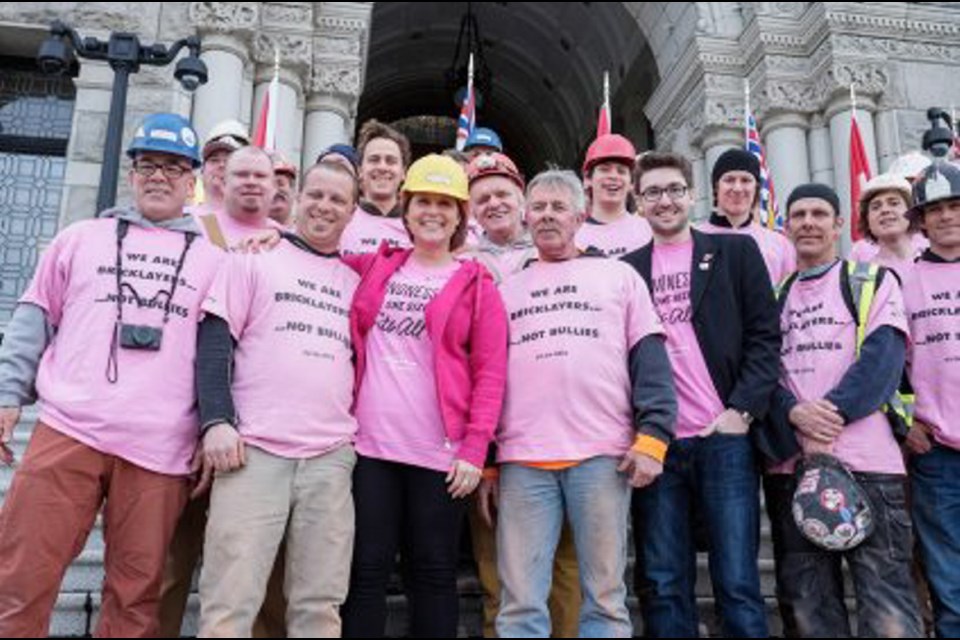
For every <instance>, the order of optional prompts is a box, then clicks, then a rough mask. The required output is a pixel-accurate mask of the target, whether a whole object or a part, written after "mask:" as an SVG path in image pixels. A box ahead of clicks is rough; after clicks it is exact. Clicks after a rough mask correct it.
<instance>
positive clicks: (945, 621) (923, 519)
mask: <svg viewBox="0 0 960 640" xmlns="http://www.w3.org/2000/svg"><path fill="white" fill-rule="evenodd" d="M910 482H911V487H910V488H911V492H912V494H911V495H912V500H913V508H912V511H913V523H914V526H915V527H916V531H917V537H918V538H919V540H920V552H921V554H922V556H923V564H924V567H925V569H926V572H927V579H928V580H929V581H930V587H931V592H932V595H933V616H934V622H935V624H936V629H937V637H940V638H960V451H956V450H954V449H948V448H946V447H940V446H938V447H936V448H934V450H933V451H931V452H930V453H928V454H927V455H925V456H914V457H913V458H911V460H910Z"/></svg>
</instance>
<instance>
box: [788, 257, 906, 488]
mask: <svg viewBox="0 0 960 640" xmlns="http://www.w3.org/2000/svg"><path fill="white" fill-rule="evenodd" d="M844 268H846V267H845V264H844V263H843V262H838V263H837V265H835V266H834V267H833V268H832V269H831V270H830V271H829V272H828V273H827V274H826V275H824V276H823V277H820V278H816V279H811V280H797V281H796V282H794V284H793V286H792V287H791V288H790V294H789V296H788V297H787V300H786V303H785V306H784V309H783V315H782V316H781V319H780V325H781V329H782V331H783V348H782V352H781V353H782V363H783V367H782V368H783V377H782V379H781V383H782V384H783V385H784V386H785V387H786V388H787V389H789V390H790V391H791V392H792V393H793V394H794V395H795V396H796V398H797V400H799V401H800V402H804V401H811V400H818V399H821V398H824V397H826V395H827V394H828V393H830V391H832V390H833V389H834V388H835V387H836V386H837V385H839V384H840V381H841V380H843V377H844V376H845V375H846V373H847V371H848V370H849V369H850V367H852V366H853V365H854V363H855V362H856V360H857V355H856V344H857V340H856V338H857V335H856V334H857V326H856V322H855V320H854V319H853V316H852V315H851V314H850V309H849V308H848V307H847V305H846V303H845V302H844V300H843V294H842V292H841V289H840V272H841V269H844ZM883 326H889V327H894V328H895V329H899V330H901V331H903V332H904V333H907V321H906V315H905V312H904V308H903V296H902V294H901V293H900V286H899V285H898V284H897V281H896V279H895V278H884V280H883V282H882V284H881V285H880V288H879V289H878V290H877V294H876V298H875V299H874V302H873V310H872V312H871V314H870V320H869V322H868V323H867V334H866V335H867V338H869V337H870V334H871V333H873V332H874V331H876V330H877V329H879V328H880V327H883ZM833 453H834V455H835V456H836V457H838V458H839V459H840V460H842V461H843V462H844V463H845V464H846V465H847V466H848V467H850V468H851V469H852V470H853V471H859V472H863V473H888V474H902V473H905V468H904V465H903V456H902V454H901V453H900V447H899V445H898V444H897V441H896V439H895V438H894V437H893V430H892V429H891V428H890V423H889V421H888V420H887V418H886V416H884V415H883V414H882V413H881V412H879V411H877V412H876V413H874V414H872V415H870V416H868V417H867V418H865V419H863V420H860V421H859V422H854V423H853V424H849V425H847V426H846V427H844V430H843V433H842V434H841V435H840V437H839V438H837V440H836V442H835V443H834V452H833ZM795 462H796V461H795V460H794V461H790V462H789V463H787V464H786V465H782V466H780V467H778V468H777V469H775V470H774V473H792V472H793V469H794V466H795Z"/></svg>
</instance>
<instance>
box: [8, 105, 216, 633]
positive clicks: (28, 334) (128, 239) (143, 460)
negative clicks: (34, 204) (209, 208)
mask: <svg viewBox="0 0 960 640" xmlns="http://www.w3.org/2000/svg"><path fill="white" fill-rule="evenodd" d="M127 154H128V155H129V156H130V157H131V158H132V159H133V167H132V169H131V171H130V173H129V180H130V186H131V187H132V190H133V194H134V201H135V204H134V206H133V207H131V208H118V209H113V210H110V211H107V212H105V213H104V214H103V215H102V217H100V218H98V219H94V220H85V221H82V222H77V223H75V224H73V225H70V226H69V227H68V228H66V229H64V230H63V231H61V232H60V233H59V234H58V235H57V237H56V238H55V239H54V241H53V243H52V244H51V245H50V246H49V248H48V249H47V250H46V251H45V252H44V254H43V257H42V258H41V260H40V264H39V265H38V267H37V271H36V273H35V274H34V277H33V281H32V282H31V284H30V286H29V288H28V289H27V291H26V293H24V295H23V297H22V298H21V300H20V304H19V305H18V307H17V309H16V311H15V313H14V317H13V319H12V320H11V322H10V325H9V327H8V332H7V336H6V340H5V341H4V344H3V348H2V350H0V405H2V406H3V408H2V409H0V440H2V441H3V442H4V443H6V442H9V440H10V438H11V436H12V433H13V429H14V427H15V425H16V424H17V422H18V420H19V418H20V407H21V406H23V405H26V404H29V403H31V402H33V401H34V400H35V399H36V398H39V400H40V418H39V422H38V424H37V426H36V428H35V430H34V432H33V435H32V437H31V440H30V444H29V445H28V447H27V451H26V454H25V456H24V459H23V462H22V463H21V465H20V469H19V470H18V472H17V474H16V475H15V477H14V480H13V484H12V485H11V487H10V491H9V493H8V494H7V498H6V501H5V503H4V505H3V510H2V511H0V557H2V558H3V562H2V563H0V633H2V635H3V636H4V637H41V636H46V635H47V634H48V633H49V630H50V629H49V625H50V615H51V612H52V610H53V606H54V604H55V602H56V599H57V595H58V591H59V585H60V581H61V580H62V578H63V575H64V572H65V571H66V570H67V567H68V565H69V564H70V562H71V561H72V560H73V559H74V558H75V557H76V556H77V555H78V554H79V553H80V551H81V550H82V549H83V545H84V542H85V541H86V538H87V535H88V534H89V532H90V530H91V529H92V528H93V525H94V522H95V520H96V517H97V514H98V513H100V512H101V507H102V512H103V519H104V529H103V535H104V544H105V547H106V553H105V569H106V578H105V580H104V583H103V596H102V605H101V609H100V618H99V622H98V625H97V631H96V635H97V636H99V637H126V638H140V637H154V636H156V635H157V633H158V625H157V608H158V601H159V596H160V583H161V578H162V575H163V567H164V558H165V557H166V553H167V547H168V545H169V542H170V538H171V536H172V534H173V530H174V527H175V526H176V523H177V518H178V517H179V515H180V512H181V510H182V509H183V506H184V504H185V503H186V500H187V494H188V492H189V482H188V476H189V474H190V471H191V458H192V457H193V455H194V452H195V450H196V446H197V440H198V432H199V418H198V415H197V412H196V392H195V388H196V385H195V381H194V359H195V353H196V340H197V323H198V320H199V315H200V308H201V304H202V303H203V301H204V298H205V295H206V292H207V289H208V288H209V287H210V285H211V283H212V281H213V278H214V276H215V275H216V272H217V269H218V267H219V264H220V261H221V256H220V252H219V251H217V250H216V249H215V248H214V247H212V246H210V245H208V244H207V243H205V242H203V241H200V240H198V236H199V229H198V227H197V225H196V223H195V221H194V219H193V218H191V217H188V216H185V215H184V205H185V204H186V202H187V200H188V198H190V196H191V195H192V194H193V188H194V184H195V178H194V173H193V172H194V169H195V168H197V167H198V166H199V165H200V157H199V149H198V145H197V137H196V134H195V133H194V131H193V129H192V128H191V126H190V123H189V122H188V121H187V120H185V119H184V118H182V117H180V116H178V115H174V114H166V113H161V114H154V115H151V116H148V117H147V118H146V119H145V120H144V121H143V124H142V125H141V126H140V127H139V128H138V129H137V131H136V133H135V135H134V139H133V142H132V143H131V144H130V146H129V147H128V149H127ZM6 461H7V462H11V461H10V460H9V459H8V460H6Z"/></svg>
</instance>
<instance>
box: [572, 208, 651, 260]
mask: <svg viewBox="0 0 960 640" xmlns="http://www.w3.org/2000/svg"><path fill="white" fill-rule="evenodd" d="M652 240H653V231H652V230H651V229H650V223H649V222H647V221H646V219H645V218H643V217H642V216H639V215H630V214H628V215H625V216H623V217H622V218H620V219H619V220H617V221H616V222H608V223H606V224H602V223H598V222H594V221H592V220H587V221H586V222H585V223H583V226H581V227H580V230H579V231H578V232H577V246H578V247H579V248H581V249H587V248H589V247H593V248H595V249H600V250H601V251H603V253H604V254H605V255H606V256H607V257H608V258H619V257H621V256H625V255H627V254H628V253H630V252H631V251H636V250H637V249H639V248H640V247H644V246H646V245H648V244H650V242H651V241H652Z"/></svg>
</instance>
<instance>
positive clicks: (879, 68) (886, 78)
mask: <svg viewBox="0 0 960 640" xmlns="http://www.w3.org/2000/svg"><path fill="white" fill-rule="evenodd" d="M822 82H823V84H825V85H826V87H825V92H829V91H831V90H832V89H834V88H849V87H850V85H851V84H855V85H856V87H857V92H858V93H864V94H868V95H880V94H882V93H883V92H884V91H885V90H886V88H887V85H888V84H889V83H890V74H889V71H888V70H887V68H886V66H885V65H882V64H859V63H856V62H837V63H834V65H833V69H832V70H831V72H830V74H829V77H828V78H824V79H822Z"/></svg>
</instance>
